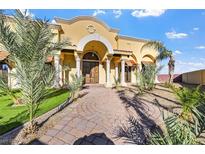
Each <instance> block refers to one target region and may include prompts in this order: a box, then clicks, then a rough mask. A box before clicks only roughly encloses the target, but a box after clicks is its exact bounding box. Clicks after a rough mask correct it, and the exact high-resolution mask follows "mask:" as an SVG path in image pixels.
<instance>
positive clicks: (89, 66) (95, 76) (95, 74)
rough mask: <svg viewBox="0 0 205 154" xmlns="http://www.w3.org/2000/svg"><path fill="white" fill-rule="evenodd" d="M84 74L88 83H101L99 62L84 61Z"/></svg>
mask: <svg viewBox="0 0 205 154" xmlns="http://www.w3.org/2000/svg"><path fill="white" fill-rule="evenodd" d="M83 76H84V78H85V83H86V84H90V83H91V84H93V83H99V62H94V61H83Z"/></svg>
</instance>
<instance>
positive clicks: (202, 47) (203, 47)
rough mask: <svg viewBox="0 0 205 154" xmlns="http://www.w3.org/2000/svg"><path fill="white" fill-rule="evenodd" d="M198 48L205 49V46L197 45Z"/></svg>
mask: <svg viewBox="0 0 205 154" xmlns="http://www.w3.org/2000/svg"><path fill="white" fill-rule="evenodd" d="M195 48H196V49H205V46H204V45H200V46H197V47H195Z"/></svg>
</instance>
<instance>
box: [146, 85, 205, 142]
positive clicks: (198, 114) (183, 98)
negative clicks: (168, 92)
mask: <svg viewBox="0 0 205 154" xmlns="http://www.w3.org/2000/svg"><path fill="white" fill-rule="evenodd" d="M171 89H172V90H173V92H174V93H175V95H176V96H177V98H178V100H179V102H180V103H181V108H182V109H181V111H180V113H179V114H178V115H173V116H170V117H168V118H166V119H165V118H164V116H163V119H164V123H165V130H164V132H163V133H159V132H156V133H153V134H152V135H151V141H150V142H151V144H200V142H199V140H198V137H200V135H201V134H202V133H203V131H204V129H205V125H204V123H205V116H204V115H205V93H204V92H203V91H201V90H200V86H198V87H197V88H193V89H190V88H186V87H183V88H176V87H174V86H173V85H172V86H171Z"/></svg>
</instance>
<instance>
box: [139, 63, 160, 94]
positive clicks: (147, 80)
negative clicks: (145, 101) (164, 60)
mask: <svg viewBox="0 0 205 154" xmlns="http://www.w3.org/2000/svg"><path fill="white" fill-rule="evenodd" d="M160 70H161V67H159V68H157V67H156V65H144V68H143V69H142V71H141V72H140V73H138V72H136V73H135V75H136V78H137V80H139V83H138V88H139V90H140V92H143V91H144V90H152V89H153V88H154V86H155V83H154V82H155V77H156V75H157V73H158V72H159V71H160Z"/></svg>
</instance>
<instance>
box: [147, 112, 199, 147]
mask: <svg viewBox="0 0 205 154" xmlns="http://www.w3.org/2000/svg"><path fill="white" fill-rule="evenodd" d="M164 124H165V129H164V130H163V132H158V131H157V132H154V133H152V134H151V136H150V144H154V145H167V144H168V145H181V144H185V145H186V144H198V141H197V138H196V135H195V134H194V133H193V132H192V129H191V127H190V123H189V122H187V121H185V120H182V119H180V118H178V116H177V115H173V116H170V117H168V118H165V119H164Z"/></svg>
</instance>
